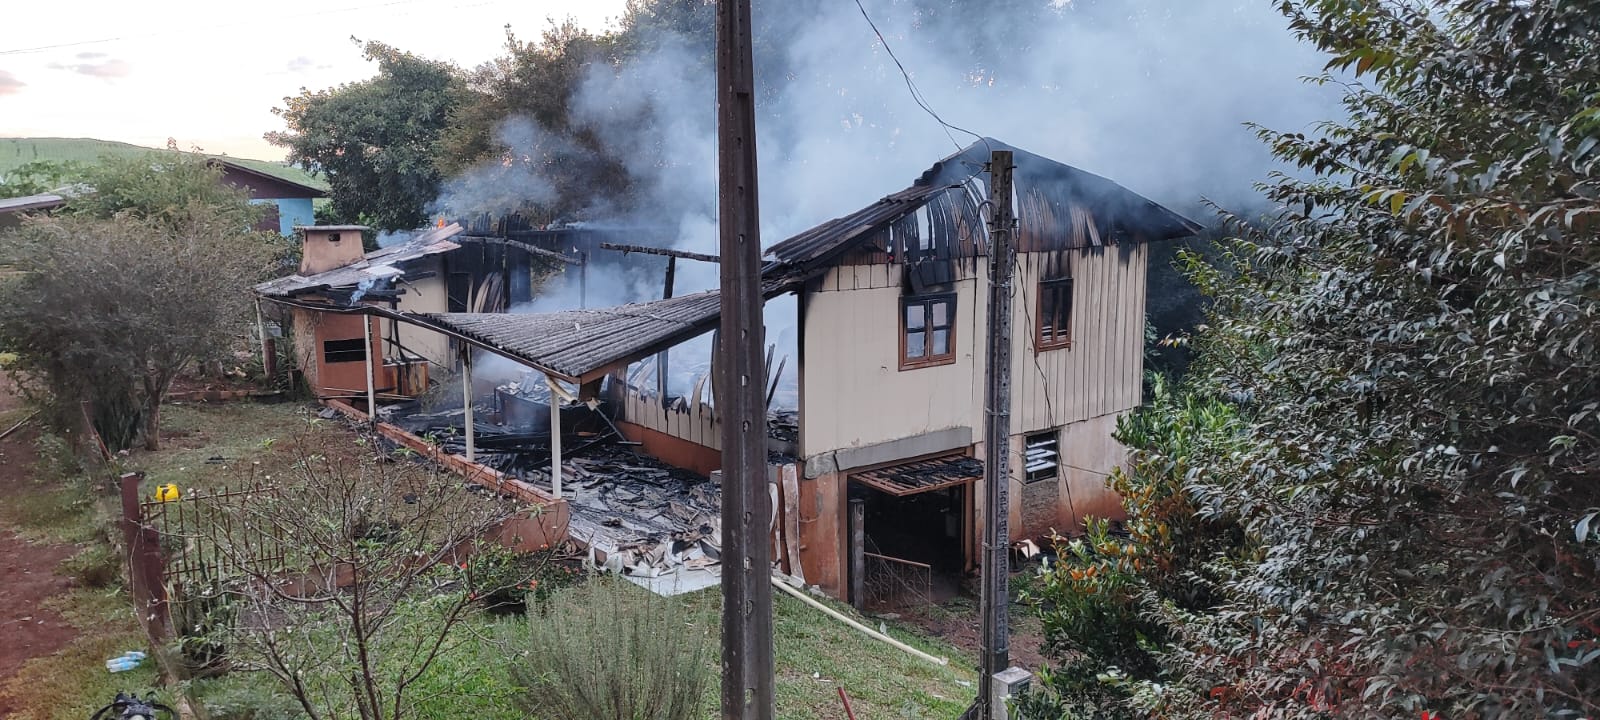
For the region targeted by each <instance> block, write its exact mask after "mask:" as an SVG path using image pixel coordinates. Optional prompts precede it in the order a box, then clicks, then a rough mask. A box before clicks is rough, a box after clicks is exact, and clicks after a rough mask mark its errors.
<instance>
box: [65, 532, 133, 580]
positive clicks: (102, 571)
mask: <svg viewBox="0 0 1600 720" xmlns="http://www.w3.org/2000/svg"><path fill="white" fill-rule="evenodd" d="M61 570H62V571H63V572H65V573H66V574H67V575H68V576H70V577H71V578H72V579H73V580H74V581H76V582H77V583H78V585H80V586H82V587H87V588H105V587H111V586H112V585H114V584H116V583H117V582H118V581H120V580H121V579H122V557H121V556H119V555H118V554H117V553H116V551H115V550H112V549H111V546H110V545H107V544H106V543H99V542H97V543H94V544H92V545H90V546H88V547H86V548H84V549H82V550H79V551H78V552H77V553H76V554H74V555H73V556H72V557H70V558H67V559H66V561H64V562H62V563H61Z"/></svg>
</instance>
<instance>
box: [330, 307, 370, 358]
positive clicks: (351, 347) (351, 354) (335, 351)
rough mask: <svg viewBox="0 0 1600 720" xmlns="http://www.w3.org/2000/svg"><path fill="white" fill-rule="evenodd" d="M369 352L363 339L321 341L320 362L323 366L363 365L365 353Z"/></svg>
mask: <svg viewBox="0 0 1600 720" xmlns="http://www.w3.org/2000/svg"><path fill="white" fill-rule="evenodd" d="M364 319H365V318H363V320H364ZM370 350H371V348H369V347H367V341H366V340H365V339H364V338H345V339H342V340H323V341H322V362H323V363H325V364H332V363H349V362H358V363H364V362H366V361H367V353H368V352H369V351H370Z"/></svg>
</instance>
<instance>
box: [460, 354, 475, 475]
mask: <svg viewBox="0 0 1600 720" xmlns="http://www.w3.org/2000/svg"><path fill="white" fill-rule="evenodd" d="M459 347H460V348H461V404H462V406H463V409H464V411H465V416H464V417H463V418H462V422H463V423H464V424H465V425H466V434H467V462H477V461H478V448H477V445H476V441H477V434H478V426H477V424H476V423H475V422H474V421H473V419H472V346H470V345H468V344H466V343H464V342H463V343H459Z"/></svg>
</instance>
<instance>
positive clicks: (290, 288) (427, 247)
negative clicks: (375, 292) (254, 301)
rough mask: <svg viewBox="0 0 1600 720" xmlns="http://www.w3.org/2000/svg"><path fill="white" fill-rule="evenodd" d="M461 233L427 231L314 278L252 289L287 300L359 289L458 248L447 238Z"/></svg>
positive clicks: (290, 278) (299, 277) (453, 227)
mask: <svg viewBox="0 0 1600 720" xmlns="http://www.w3.org/2000/svg"><path fill="white" fill-rule="evenodd" d="M459 234H461V226H460V225H450V226H448V227H442V228H437V229H434V230H430V231H428V232H425V233H423V234H421V235H418V236H416V237H415V238H412V239H411V240H410V241H409V242H405V243H401V244H399V245H391V246H389V247H386V248H379V249H377V250H374V251H372V252H369V253H367V254H366V255H365V256H363V257H362V258H361V259H360V260H357V261H356V262H354V263H351V264H349V265H345V266H344V267H337V268H334V269H332V270H328V271H326V272H320V273H316V274H314V275H290V276H288V277H281V278H278V279H276V280H268V281H267V282H264V283H261V284H260V285H257V286H255V291H256V292H257V293H260V294H262V295H266V296H267V297H291V296H294V295H302V294H305V293H308V292H317V291H320V290H328V289H334V288H354V287H359V286H360V285H361V284H362V283H364V282H371V281H374V280H379V279H384V278H392V277H395V276H396V275H403V274H404V272H403V268H401V267H399V266H400V265H402V264H404V263H407V262H410V261H412V260H416V259H418V258H423V257H427V256H429V255H438V254H440V253H446V252H450V251H451V250H455V249H458V248H460V247H461V246H460V245H457V244H456V243H454V242H451V241H450V238H451V237H454V236H456V235H459Z"/></svg>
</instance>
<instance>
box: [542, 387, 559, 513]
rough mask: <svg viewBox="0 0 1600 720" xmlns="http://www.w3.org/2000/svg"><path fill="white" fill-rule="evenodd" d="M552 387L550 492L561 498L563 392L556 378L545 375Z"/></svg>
mask: <svg viewBox="0 0 1600 720" xmlns="http://www.w3.org/2000/svg"><path fill="white" fill-rule="evenodd" d="M544 382H545V385H547V386H549V388H550V492H551V493H553V494H554V495H555V496H556V499H557V500H560V499H561V393H560V392H559V391H557V389H556V379H555V378H553V377H550V376H549V375H546V376H544Z"/></svg>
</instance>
